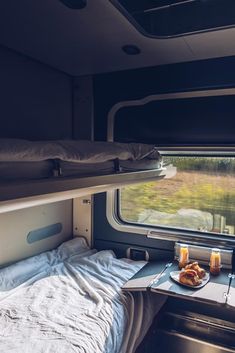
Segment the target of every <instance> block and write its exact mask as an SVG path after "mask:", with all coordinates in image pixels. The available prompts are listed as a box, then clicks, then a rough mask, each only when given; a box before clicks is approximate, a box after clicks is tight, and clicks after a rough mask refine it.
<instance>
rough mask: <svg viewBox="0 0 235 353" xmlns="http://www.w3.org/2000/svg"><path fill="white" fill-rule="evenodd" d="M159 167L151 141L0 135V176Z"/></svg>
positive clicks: (49, 174) (31, 175) (159, 158)
mask: <svg viewBox="0 0 235 353" xmlns="http://www.w3.org/2000/svg"><path fill="white" fill-rule="evenodd" d="M160 167H161V156H160V154H159V152H158V151H157V149H156V147H155V146H154V145H146V144H137V143H129V144H124V143H117V142H98V141H95V142H93V141H77V140H60V141H27V140H17V139H0V179H6V180H9V179H24V178H26V179H27V178H28V179H35V178H46V177H52V176H65V177H69V176H76V175H78V176H83V175H90V174H91V175H97V174H108V173H114V172H128V171H130V172H131V171H138V170H146V169H147V170H148V169H158V168H160Z"/></svg>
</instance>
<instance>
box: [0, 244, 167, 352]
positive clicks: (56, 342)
mask: <svg viewBox="0 0 235 353" xmlns="http://www.w3.org/2000/svg"><path fill="white" fill-rule="evenodd" d="M143 265H144V262H133V261H130V260H126V259H121V260H120V259H116V257H115V256H114V254H113V252H112V251H100V252H96V251H95V250H90V249H89V248H88V247H87V245H86V242H85V240H84V239H83V238H74V239H73V240H70V241H68V242H66V243H63V244H62V245H61V246H60V247H59V248H58V249H56V250H53V251H50V252H46V253H43V254H40V255H38V256H34V257H32V258H30V259H26V260H24V261H20V262H18V263H16V264H14V265H11V266H8V267H6V268H4V269H1V270H0V351H1V352H4V353H22V352H24V353H32V352H33V353H39V352H40V353H56V352H59V353H72V352H73V353H74V352H76V353H132V352H134V350H135V348H136V347H137V345H138V344H139V342H140V341H141V340H142V338H143V336H144V335H145V333H146V331H147V329H148V328H149V326H150V324H151V322H152V319H153V317H154V316H155V314H156V313H157V312H158V310H159V309H160V308H161V306H162V305H163V303H164V301H165V297H162V296H159V295H156V294H154V295H152V294H151V295H150V294H147V293H135V294H131V293H123V292H121V290H120V287H121V285H122V284H123V283H124V282H125V281H126V280H127V279H129V278H130V277H131V276H132V275H133V274H134V273H135V272H137V271H138V270H139V269H140V268H141V267H142V266H143Z"/></svg>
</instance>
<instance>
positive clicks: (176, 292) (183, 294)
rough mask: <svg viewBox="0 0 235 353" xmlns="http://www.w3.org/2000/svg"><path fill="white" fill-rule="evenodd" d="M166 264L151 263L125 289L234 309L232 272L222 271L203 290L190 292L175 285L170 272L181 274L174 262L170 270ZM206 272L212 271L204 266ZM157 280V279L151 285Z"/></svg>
mask: <svg viewBox="0 0 235 353" xmlns="http://www.w3.org/2000/svg"><path fill="white" fill-rule="evenodd" d="M166 264H167V261H156V262H155V261H154V262H149V263H148V264H147V265H145V266H144V267H143V268H142V269H141V270H140V271H139V272H137V273H136V274H135V275H134V276H133V277H132V278H131V279H130V280H129V281H127V282H126V283H125V284H124V286H123V287H122V289H124V290H129V291H144V290H151V291H152V292H155V293H160V294H165V295H169V296H175V297H180V298H184V299H189V300H196V301H201V302H208V303H213V304H221V305H224V304H227V305H229V306H232V307H235V278H234V279H232V280H230V276H229V274H230V273H231V270H227V269H222V270H221V272H220V274H219V275H218V276H212V275H210V280H209V282H208V283H207V284H206V285H205V286H204V287H201V288H198V289H197V288H188V287H185V286H183V285H181V284H179V283H176V282H175V281H173V280H172V279H171V277H170V272H171V271H179V268H178V263H177V262H175V261H173V262H172V265H171V266H170V267H168V268H167V267H166ZM203 268H205V270H206V271H207V272H209V267H206V266H203ZM157 276H158V279H157V280H156V281H155V282H154V283H152V282H153V280H154V279H156V278H157Z"/></svg>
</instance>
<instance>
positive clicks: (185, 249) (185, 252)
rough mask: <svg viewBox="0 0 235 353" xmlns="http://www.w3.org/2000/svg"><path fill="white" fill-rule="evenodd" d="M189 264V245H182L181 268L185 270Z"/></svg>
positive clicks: (180, 253) (180, 254)
mask: <svg viewBox="0 0 235 353" xmlns="http://www.w3.org/2000/svg"><path fill="white" fill-rule="evenodd" d="M188 262H189V249H188V245H187V244H180V252H179V268H180V269H181V268H184V267H185V266H186V265H187V264H188Z"/></svg>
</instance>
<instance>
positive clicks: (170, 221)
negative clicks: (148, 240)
mask: <svg viewBox="0 0 235 353" xmlns="http://www.w3.org/2000/svg"><path fill="white" fill-rule="evenodd" d="M164 161H165V163H166V164H173V165H174V166H175V167H176V168H177V173H176V175H175V176H174V177H173V178H171V179H162V180H160V181H156V182H149V183H145V184H138V185H137V184H136V185H131V186H127V187H124V188H122V189H121V190H120V192H119V216H120V219H121V220H122V221H123V222H126V223H129V224H130V223H131V224H138V225H145V226H146V225H148V226H153V227H155V228H156V227H160V228H165V229H166V228H167V229H168V230H169V229H173V230H174V231H175V230H177V229H180V230H181V232H182V231H183V232H184V231H189V230H190V231H192V232H200V233H202V232H203V234H206V233H213V234H214V235H218V236H219V235H220V236H221V235H226V236H231V237H233V236H235V157H231V156H226V157H221V156H200V155H198V156H197V155H193V156H191V155H190V156H180V155H178V156H176V155H169V156H165V157H164Z"/></svg>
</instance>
